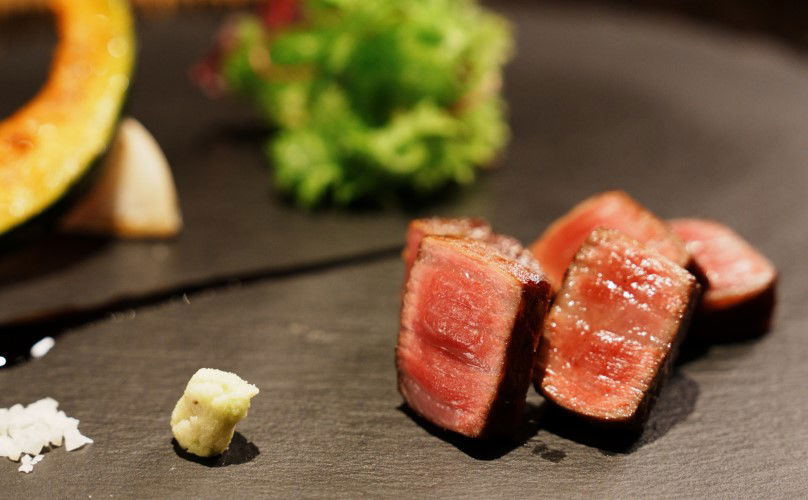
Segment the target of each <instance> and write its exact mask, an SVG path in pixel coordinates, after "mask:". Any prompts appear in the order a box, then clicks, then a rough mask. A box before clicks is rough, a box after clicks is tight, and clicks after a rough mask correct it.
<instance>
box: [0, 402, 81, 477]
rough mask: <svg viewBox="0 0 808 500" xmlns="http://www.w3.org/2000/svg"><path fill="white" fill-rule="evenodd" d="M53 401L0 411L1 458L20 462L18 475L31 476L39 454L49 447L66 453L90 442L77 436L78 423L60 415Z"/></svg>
mask: <svg viewBox="0 0 808 500" xmlns="http://www.w3.org/2000/svg"><path fill="white" fill-rule="evenodd" d="M58 407H59V402H58V401H56V400H55V399H53V398H44V399H40V400H39V401H37V402H35V403H31V404H29V405H28V406H25V407H23V405H21V404H16V405H14V406H12V407H11V408H0V457H7V458H8V459H9V460H12V461H14V462H17V461H22V465H20V468H19V471H20V472H26V473H28V472H31V471H32V470H33V469H34V465H35V464H37V463H38V462H39V461H40V460H42V458H43V455H41V454H40V453H41V452H42V450H43V449H45V448H48V447H56V446H62V443H64V446H65V449H66V450H67V451H73V450H77V449H79V448H81V447H82V446H84V445H85V444H90V443H92V442H93V440H92V439H90V438H88V437H87V436H83V435H82V434H81V433H80V432H79V421H78V419H75V418H70V417H68V416H67V415H65V412H63V411H57V408H58Z"/></svg>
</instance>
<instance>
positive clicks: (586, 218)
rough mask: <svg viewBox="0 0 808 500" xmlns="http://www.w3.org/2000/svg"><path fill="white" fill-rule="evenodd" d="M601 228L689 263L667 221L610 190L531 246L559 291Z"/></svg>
mask: <svg viewBox="0 0 808 500" xmlns="http://www.w3.org/2000/svg"><path fill="white" fill-rule="evenodd" d="M598 227H604V228H611V229H617V230H619V231H621V232H622V233H624V234H626V235H628V236H630V237H631V238H634V239H635V240H638V241H640V242H642V243H645V244H646V245H647V246H649V247H651V248H653V249H654V250H656V251H658V252H659V253H661V254H662V255H664V256H665V257H667V258H669V259H671V260H672V261H673V262H675V263H677V264H679V265H680V266H686V265H687V264H688V262H689V259H690V256H689V255H688V253H687V250H685V247H684V244H683V243H682V241H681V240H680V239H679V238H678V237H677V236H676V235H675V234H674V233H673V232H672V231H671V230H670V228H669V227H668V225H667V224H665V222H664V221H662V220H660V219H659V218H657V217H656V216H655V215H654V214H653V213H651V212H650V211H649V210H648V209H646V208H645V207H643V206H642V205H640V204H639V203H638V202H637V201H635V200H634V199H633V198H631V197H630V196H629V195H627V194H626V193H624V192H623V191H607V192H605V193H601V194H598V195H595V196H592V197H590V198H588V199H586V200H584V201H582V202H581V203H579V204H578V205H576V206H575V207H574V208H573V209H572V210H571V211H570V212H568V213H567V214H566V215H564V216H562V217H561V218H559V219H558V220H556V221H555V222H554V223H553V224H551V225H550V226H549V227H548V228H547V229H546V230H545V231H544V233H543V234H542V235H541V236H540V237H539V238H538V239H537V240H536V241H535V242H534V243H533V245H531V247H530V249H531V251H532V252H533V255H534V256H535V257H536V260H538V261H539V263H540V264H541V266H542V268H543V269H544V271H545V272H546V273H547V277H548V278H549V279H550V283H552V285H553V287H554V288H555V289H558V287H559V286H560V285H561V280H562V279H563V277H564V272H565V271H566V270H567V267H569V265H570V262H571V261H572V258H573V257H574V256H575V253H576V252H577V251H578V249H579V248H580V247H581V244H582V243H583V242H584V240H586V238H587V236H589V234H590V233H591V232H592V231H593V230H594V229H596V228H598Z"/></svg>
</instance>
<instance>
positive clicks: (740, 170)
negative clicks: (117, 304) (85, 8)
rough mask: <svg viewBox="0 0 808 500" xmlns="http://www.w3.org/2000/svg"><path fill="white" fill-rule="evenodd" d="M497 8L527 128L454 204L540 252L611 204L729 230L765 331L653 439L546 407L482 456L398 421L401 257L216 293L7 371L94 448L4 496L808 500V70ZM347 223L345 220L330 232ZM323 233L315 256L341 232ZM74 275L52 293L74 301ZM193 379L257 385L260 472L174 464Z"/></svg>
mask: <svg viewBox="0 0 808 500" xmlns="http://www.w3.org/2000/svg"><path fill="white" fill-rule="evenodd" d="M505 11H506V12H507V13H508V14H509V15H510V16H511V18H512V19H514V21H515V22H516V24H517V27H518V28H519V32H520V53H519V57H518V59H517V61H516V62H515V63H514V64H513V65H512V66H511V68H510V70H509V79H508V84H507V89H506V90H507V94H508V96H509V99H510V102H511V105H512V115H513V126H514V141H513V144H512V147H511V148H510V150H509V152H508V154H507V157H506V159H505V163H506V165H507V168H505V169H502V170H500V171H498V172H496V173H493V174H491V175H489V176H487V177H486V178H485V179H483V181H482V182H481V183H480V184H479V186H478V188H477V189H475V190H474V192H472V193H471V194H469V195H468V196H467V197H466V198H464V200H463V203H462V204H459V205H451V204H450V205H449V208H450V209H452V210H454V209H458V210H459V209H461V208H462V209H463V210H465V211H468V212H469V213H477V214H482V215H485V216H488V217H490V218H491V219H492V220H493V222H494V224H495V225H496V226H497V227H498V228H499V229H501V230H502V231H504V232H509V233H512V234H514V235H515V236H518V237H520V238H522V239H525V240H530V239H532V238H533V237H535V235H536V234H538V233H539V232H540V230H541V229H542V228H543V227H544V225H545V224H546V223H548V222H549V221H550V220H552V219H553V218H554V217H556V216H557V215H559V214H561V213H562V212H563V211H564V210H566V209H567V208H568V207H569V206H570V205H571V204H573V203H574V202H576V201H578V200H579V199H580V198H582V197H584V196H586V195H588V194H590V193H592V192H594V191H597V190H600V189H605V188H608V187H622V188H625V189H627V190H628V191H630V192H631V193H633V194H635V195H636V196H637V197H638V198H640V199H641V200H642V201H643V202H645V203H646V204H648V205H649V206H650V207H652V208H653V209H655V210H657V211H658V212H659V213H660V214H662V215H664V216H675V215H704V216H710V217H714V218H718V219H720V220H724V221H726V222H728V223H729V224H731V225H732V226H734V227H736V228H737V229H738V230H739V231H740V232H741V233H742V234H744V235H746V236H747V237H748V238H749V239H750V240H751V241H752V242H754V243H755V244H756V245H758V246H759V247H760V248H761V249H762V250H763V251H764V252H765V253H766V254H767V255H769V256H770V257H771V258H772V259H773V260H774V262H775V263H776V265H777V266H778V268H779V269H780V271H781V275H782V279H781V288H780V294H779V295H780V304H779V307H778V311H777V315H776V321H775V326H774V328H773V330H772V331H771V332H770V333H769V335H768V336H766V337H764V338H763V339H761V340H759V341H757V342H748V343H743V344H737V345H724V346H716V347H713V348H712V349H709V350H708V351H707V352H690V353H687V354H688V355H687V356H686V357H685V359H683V361H682V363H680V366H679V369H678V371H677V373H676V374H675V376H674V377H673V379H672V380H671V381H670V382H669V384H668V385H667V386H666V389H665V392H664V393H663V395H662V397H661V400H660V402H659V404H658V406H657V409H656V411H655V413H654V415H653V416H652V419H651V421H650V423H649V426H648V428H647V431H646V433H645V434H644V435H643V436H642V437H641V439H640V440H639V441H638V442H635V443H614V442H610V441H609V440H607V439H603V436H602V435H598V434H594V435H592V434H587V433H586V432H583V431H581V429H580V428H578V427H575V426H573V425H570V423H569V422H566V421H564V419H563V418H562V417H560V416H558V415H556V414H555V413H554V412H553V411H551V410H549V409H548V408H547V407H546V406H544V405H543V404H542V401H541V399H540V398H538V397H537V396H531V402H532V403H533V406H532V408H531V411H530V413H529V415H527V416H526V417H527V420H526V424H525V428H524V429H523V433H522V434H523V438H524V440H523V441H522V442H519V443H516V444H515V445H512V446H502V447H497V448H488V447H480V446H475V445H472V444H469V443H468V442H463V441H458V440H457V439H455V438H452V437H451V436H446V435H444V434H441V433H439V432H437V431H435V430H434V429H432V428H430V427H429V426H426V425H423V424H421V423H419V422H417V421H415V420H414V419H412V418H411V417H410V416H409V415H408V414H407V413H406V412H405V411H404V410H403V409H402V408H401V406H400V403H401V400H400V398H399V397H398V395H397V394H396V391H395V383H394V380H395V371H394V367H393V362H392V357H393V354H392V348H393V345H394V343H395V336H396V331H397V316H398V297H399V295H398V291H399V286H400V276H401V271H402V270H401V266H400V264H399V263H398V262H397V261H396V260H395V259H394V258H392V257H391V258H390V259H389V260H383V261H380V262H379V261H375V262H368V263H367V264H365V265H357V264H354V265H352V266H348V267H345V268H344V269H342V270H333V269H332V270H330V271H323V272H312V273H308V274H301V275H300V276H297V277H294V276H288V277H285V278H282V279H274V280H269V281H267V282H266V283H254V284H252V285H250V286H245V287H243V288H241V289H229V288H218V289H216V290H211V291H209V292H207V293H200V294H198V295H192V296H191V297H190V302H191V303H190V304H185V303H183V302H181V301H175V302H171V303H168V304H164V305H162V306H158V307H154V308H143V309H139V310H137V311H135V313H134V314H131V315H128V316H127V315H118V316H116V317H115V318H112V319H110V320H105V321H100V322H97V323H95V324H92V325H89V326H87V327H84V328H81V329H77V330H75V331H73V332H70V333H69V334H68V335H65V336H64V337H62V338H60V339H58V340H57V345H56V347H55V349H54V350H53V351H52V353H51V354H49V355H48V356H46V357H45V358H44V359H42V360H38V361H34V362H29V363H27V364H24V365H21V366H17V367H13V368H11V369H8V370H3V371H0V388H2V389H1V390H0V407H3V406H8V405H10V404H13V403H16V402H30V401H33V400H35V399H37V398H40V397H42V396H46V395H51V396H53V397H55V398H57V399H59V400H60V401H61V402H62V405H63V407H64V409H65V410H66V411H67V412H68V413H70V414H73V415H75V416H76V417H78V418H80V419H82V429H83V430H85V431H86V432H87V433H88V434H89V435H90V436H91V437H93V438H95V439H96V444H94V445H92V446H89V447H87V448H86V449H83V450H81V451H78V452H74V453H72V454H68V453H65V452H64V451H63V450H59V449H57V450H55V451H53V452H51V453H48V455H47V456H46V458H45V460H44V461H43V462H42V463H40V464H39V465H38V466H37V468H36V469H35V471H34V473H33V474H32V475H27V476H24V475H22V474H18V473H17V472H16V471H15V467H14V466H13V464H11V463H10V462H8V463H6V464H5V467H3V462H0V478H2V481H1V482H2V484H3V486H4V490H3V493H4V494H8V495H10V496H21V495H26V496H33V497H42V496H53V495H62V496H78V495H84V494H88V495H89V494H91V495H93V497H94V498H96V497H100V496H105V497H106V496H108V495H110V494H112V495H115V496H138V497H165V496H172V495H173V496H182V497H191V496H202V497H221V496H223V495H230V496H236V497H253V496H259V495H264V496H280V497H298V496H328V497H333V496H341V497H351V498H354V497H358V496H360V495H372V496H398V497H401V496H415V497H436V496H453V497H464V496H465V497H467V496H472V495H473V496H475V497H492V496H508V497H514V496H525V495H528V496H550V497H586V496H597V497H637V496H644V497H647V496H661V497H728V498H731V497H738V496H743V497H788V498H794V497H802V496H805V495H806V494H808V476H806V474H805V470H806V463H808V427H806V426H805V425H804V422H805V416H806V414H808V399H806V398H805V390H804V385H805V384H804V381H805V380H806V377H807V376H808V364H806V363H805V362H804V360H805V359H806V357H808V338H806V336H805V334H804V333H805V331H806V329H808V314H806V311H805V307H804V303H805V300H806V298H808V285H806V283H808V276H807V275H806V270H805V267H804V266H802V265H801V263H800V260H801V259H800V257H801V256H802V254H803V250H802V249H803V248H805V247H806V245H808V232H807V231H806V225H805V223H804V221H803V220H802V219H803V218H804V216H805V215H806V214H808V201H807V200H806V196H805V193H806V192H808V169H806V167H805V166H806V165H808V150H806V149H805V147H804V146H805V144H806V136H808V114H806V113H805V109H808V69H806V67H805V64H804V63H803V62H802V61H801V60H800V59H798V58H796V57H795V56H792V55H789V54H788V53H785V52H782V51H780V50H779V49H777V48H776V47H771V46H767V45H766V44H765V43H763V42H760V41H749V40H743V39H736V38H731V37H727V36H724V35H721V34H717V33H714V32H711V31H705V30H701V29H698V28H693V27H687V26H681V25H678V24H674V23H671V22H668V21H661V20H654V19H648V18H642V17H634V16H631V15H624V14H620V13H615V12H607V11H592V10H564V9H561V10H557V9H544V8H541V9H540V8H532V7H529V6H520V7H507V8H506V9H505ZM165 113H166V116H169V112H168V111H165ZM222 154H224V153H222ZM233 213H237V212H236V211H235V209H234V212H233ZM304 223H305V222H300V224H304ZM362 223H363V219H360V220H359V222H357V224H362ZM402 224H403V222H402ZM352 225H353V221H351V220H350V219H348V218H347V217H346V220H345V223H344V225H343V224H337V222H334V229H333V230H334V231H343V230H345V231H351V230H352V229H350V227H351V226H352ZM399 229H400V228H396V230H399ZM391 231H392V228H391ZM323 234H324V235H325V234H326V233H323ZM256 236H257V237H262V236H260V235H256ZM318 236H319V238H315V237H314V236H312V237H311V239H312V240H316V241H315V243H320V241H319V240H322V239H327V238H330V233H328V234H327V235H325V236H323V235H318ZM335 237H336V236H335ZM396 237H397V238H398V239H399V240H400V237H401V235H400V233H399V234H398V235H397V236H396ZM211 245H214V243H211ZM301 251H302V250H301ZM66 272H67V270H65V269H62V270H57V271H54V273H53V274H52V275H49V277H48V279H49V280H50V279H52V280H53V282H54V283H55V285H54V286H55V287H58V284H59V283H60V278H59V276H60V275H62V274H63V273H66ZM105 272H106V271H105ZM108 272H110V273H114V272H115V271H114V269H109V270H108ZM65 279H66V278H65ZM95 279H96V280H103V279H104V275H103V274H99V275H98V276H97V277H96V278H95ZM17 286H20V284H18V285H14V286H11V287H9V288H8V291H7V292H6V293H7V294H8V295H7V296H11V293H12V292H13V290H14V288H16V287H17ZM4 299H5V297H4ZM3 303H4V305H5V300H4V302H3ZM200 366H215V367H218V368H222V369H228V370H234V371H236V372H238V373H240V374H241V375H243V376H244V377H245V378H247V379H248V380H250V381H251V382H254V383H256V384H257V385H258V386H259V387H260V388H261V389H262V394H261V395H259V396H258V397H257V398H256V399H255V400H254V406H253V410H252V411H251V415H250V416H249V417H248V418H247V419H246V420H245V421H244V422H243V424H242V425H241V426H240V432H241V436H242V438H243V439H240V440H239V449H238V450H237V451H238V453H237V454H236V455H235V456H233V457H232V460H231V461H234V462H241V461H244V460H246V459H249V458H250V457H252V458H251V459H249V460H248V461H246V462H245V463H241V464H233V465H228V466H225V467H208V465H210V464H207V465H206V464H200V463H198V462H195V461H189V460H187V459H186V458H183V457H181V456H179V455H178V454H177V453H176V452H175V450H174V448H173V447H172V444H171V439H170V433H169V431H168V426H167V420H168V417H169V413H170V410H171V407H172V405H173V404H174V402H175V400H176V398H177V397H178V396H179V394H180V392H181V390H182V388H183V386H184V384H185V382H186V381H187V378H188V377H189V376H190V374H191V373H192V372H193V371H194V370H195V369H196V368H198V367H200ZM250 442H251V443H253V445H254V446H255V448H257V451H258V452H260V453H258V454H257V455H256V450H255V448H253V447H251V446H249V443H250Z"/></svg>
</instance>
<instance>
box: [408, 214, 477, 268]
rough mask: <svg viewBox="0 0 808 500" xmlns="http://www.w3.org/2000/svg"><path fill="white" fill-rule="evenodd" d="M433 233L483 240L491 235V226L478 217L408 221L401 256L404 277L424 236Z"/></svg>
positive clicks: (431, 218) (430, 218)
mask: <svg viewBox="0 0 808 500" xmlns="http://www.w3.org/2000/svg"><path fill="white" fill-rule="evenodd" d="M429 234H434V235H439V236H464V237H466V238H472V239H476V240H484V239H486V238H488V237H489V236H490V235H491V227H490V226H489V225H488V224H486V223H485V222H484V221H482V220H480V219H474V218H459V219H447V218H441V217H429V218H424V219H415V220H413V221H412V222H410V225H409V227H408V229H407V243H406V245H405V247H404V252H403V255H402V257H403V258H404V266H405V269H406V271H405V278H406V276H407V274H409V270H410V268H411V267H412V264H413V263H414V262H415V258H416V257H417V256H418V247H419V246H420V245H421V240H422V239H423V238H424V236H426V235H429Z"/></svg>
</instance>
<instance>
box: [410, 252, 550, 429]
mask: <svg viewBox="0 0 808 500" xmlns="http://www.w3.org/2000/svg"><path fill="white" fill-rule="evenodd" d="M534 266H535V265H534ZM535 269H538V268H537V267H533V266H531V267H526V266H524V265H522V264H520V263H519V261H518V260H517V259H515V258H513V257H512V256H510V255H508V254H506V253H503V251H502V250H500V249H498V248H497V246H496V245H494V244H492V243H486V242H482V241H478V240H473V239H470V238H457V237H446V236H426V237H424V238H423V240H422V241H421V243H420V249H419V251H418V255H417V258H416V259H415V262H414V264H413V266H412V269H411V271H410V274H409V279H408V281H407V284H406V290H405V295H404V300H403V305H402V310H401V330H400V333H399V338H398V346H397V347H396V367H397V370H398V389H399V392H401V395H402V396H403V397H404V400H405V401H406V402H407V404H408V405H409V406H410V408H411V409H412V410H413V411H415V412H416V413H417V414H419V415H421V416H422V417H424V418H425V419H426V420H428V421H430V422H432V423H433V424H435V425H437V426H439V427H442V428H444V429H448V430H450V431H454V432H457V433H460V434H462V435H465V436H468V437H473V438H484V437H507V436H510V435H512V434H513V433H514V432H515V431H516V430H517V429H518V428H519V426H520V422H521V419H522V418H523V414H524V405H525V395H526V392H527V388H528V385H530V379H531V367H532V364H533V359H534V356H535V350H536V343H537V341H538V336H539V332H540V330H541V324H542V321H543V319H544V316H545V313H546V311H547V307H548V305H549V301H550V285H549V283H548V282H547V281H546V280H545V278H544V277H543V275H542V274H540V273H537V272H535Z"/></svg>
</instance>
